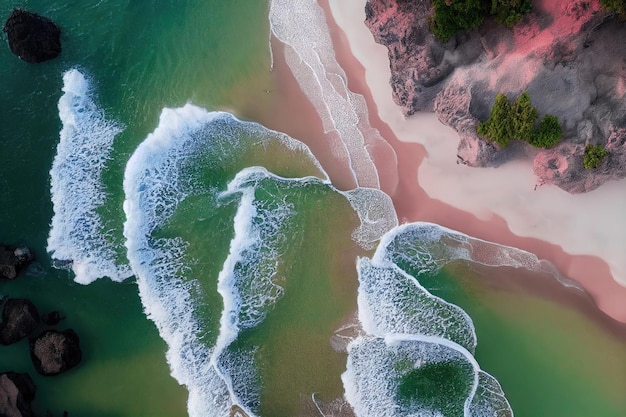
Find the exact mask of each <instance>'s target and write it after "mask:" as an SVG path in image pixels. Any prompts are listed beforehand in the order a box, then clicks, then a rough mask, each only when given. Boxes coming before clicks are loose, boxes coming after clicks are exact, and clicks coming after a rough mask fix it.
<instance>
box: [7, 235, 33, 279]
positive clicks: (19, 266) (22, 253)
mask: <svg viewBox="0 0 626 417" xmlns="http://www.w3.org/2000/svg"><path fill="white" fill-rule="evenodd" d="M32 260H33V256H32V255H31V253H30V251H29V250H28V248H25V247H21V248H16V247H14V246H9V245H3V244H1V243H0V279H14V278H15V277H17V276H18V275H19V274H20V272H22V271H23V270H24V269H25V268H26V267H27V266H28V265H29V264H30V263H31V262H32Z"/></svg>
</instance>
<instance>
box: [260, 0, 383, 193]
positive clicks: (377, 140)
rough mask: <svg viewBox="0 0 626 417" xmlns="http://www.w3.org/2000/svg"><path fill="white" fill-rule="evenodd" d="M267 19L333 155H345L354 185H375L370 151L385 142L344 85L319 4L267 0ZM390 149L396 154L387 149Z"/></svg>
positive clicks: (358, 99) (362, 105)
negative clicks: (322, 126) (268, 13)
mask: <svg viewBox="0 0 626 417" xmlns="http://www.w3.org/2000/svg"><path fill="white" fill-rule="evenodd" d="M269 19H270V27H271V31H272V34H273V35H274V36H275V37H276V38H278V39H279V40H280V41H281V42H282V43H284V44H285V45H286V48H285V55H286V56H285V57H286V60H287V64H288V65H289V68H290V69H291V71H292V73H293V74H294V76H295V78H296V80H297V81H298V84H299V85H300V88H301V90H302V91H303V92H304V93H305V94H306V95H307V97H308V98H309V100H310V101H311V103H312V104H313V106H314V107H315V109H316V111H317V112H318V114H319V115H320V117H321V119H322V122H323V125H324V130H325V132H326V133H327V136H328V138H329V139H330V140H331V144H332V145H331V146H332V150H333V152H334V154H335V156H336V157H337V158H338V159H340V160H345V161H346V163H347V164H348V166H349V167H350V169H351V170H352V173H353V176H354V179H355V181H356V184H357V185H358V186H359V187H368V188H380V181H379V178H378V172H377V170H376V167H375V166H374V162H373V157H372V155H371V151H372V149H373V148H374V146H378V145H385V144H386V143H385V142H384V140H383V139H382V137H381V136H380V133H379V132H378V131H377V130H376V129H374V128H372V127H371V126H370V125H369V121H368V113H367V106H366V104H365V99H364V98H363V96H361V95H358V94H355V93H353V92H351V91H350V90H349V89H348V86H347V81H346V80H347V78H346V74H345V72H344V71H343V69H342V68H341V66H339V64H338V63H337V60H336V59H335V55H334V50H333V46H332V41H331V38H330V35H329V31H328V26H327V24H326V19H325V17H324V12H323V10H322V9H321V7H320V6H319V5H318V4H317V2H315V1H314V0H296V1H293V0H272V1H271V4H270V17H269ZM390 155H393V156H394V157H395V154H394V153H393V152H392V151H391V152H390Z"/></svg>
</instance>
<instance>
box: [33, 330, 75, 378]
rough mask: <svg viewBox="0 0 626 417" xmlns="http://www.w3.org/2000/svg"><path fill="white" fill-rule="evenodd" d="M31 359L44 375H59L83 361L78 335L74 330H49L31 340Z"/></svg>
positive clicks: (38, 370)
mask: <svg viewBox="0 0 626 417" xmlns="http://www.w3.org/2000/svg"><path fill="white" fill-rule="evenodd" d="M30 357H31V359H32V361H33V365H35V369H36V370H37V372H39V373H40V374H42V375H58V374H60V373H62V372H65V371H67V370H68V369H71V368H73V367H75V366H76V365H78V364H79V363H80V361H81V359H82V351H81V350H80V345H79V340H78V335H77V334H76V333H75V332H74V331H73V330H72V329H68V330H64V331H62V332H59V331H56V330H47V331H45V332H43V333H42V334H40V335H39V336H37V337H36V338H33V339H30Z"/></svg>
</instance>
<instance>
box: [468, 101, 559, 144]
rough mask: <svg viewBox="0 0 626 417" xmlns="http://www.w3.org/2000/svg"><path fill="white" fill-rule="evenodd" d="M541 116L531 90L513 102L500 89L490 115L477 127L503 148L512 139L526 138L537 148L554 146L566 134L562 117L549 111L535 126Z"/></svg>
mask: <svg viewBox="0 0 626 417" xmlns="http://www.w3.org/2000/svg"><path fill="white" fill-rule="evenodd" d="M538 116H539V112H538V111H537V109H536V108H535V107H533V106H532V105H531V103H530V95H529V94H528V93H523V94H522V95H520V96H519V97H518V98H517V100H515V103H513V104H511V102H510V101H509V99H508V98H507V97H506V96H505V95H504V94H502V93H498V95H497V96H496V102H495V104H494V105H493V107H492V108H491V114H490V115H489V119H487V120H485V121H484V122H480V123H478V126H477V127H476V131H477V132H478V134H479V135H481V136H482V137H484V138H487V139H489V140H491V141H493V142H496V143H497V144H498V145H500V147H502V148H504V147H506V146H507V145H508V144H509V142H510V141H511V140H513V139H519V140H523V141H525V142H528V143H530V144H531V145H533V146H535V147H537V148H551V147H553V146H554V145H556V144H557V143H558V142H559V140H560V139H561V136H563V130H562V129H561V125H560V124H559V120H558V119H557V118H556V117H555V116H552V115H549V114H548V115H546V116H545V117H544V118H543V119H542V120H541V122H540V123H539V126H538V127H536V122H537V118H538Z"/></svg>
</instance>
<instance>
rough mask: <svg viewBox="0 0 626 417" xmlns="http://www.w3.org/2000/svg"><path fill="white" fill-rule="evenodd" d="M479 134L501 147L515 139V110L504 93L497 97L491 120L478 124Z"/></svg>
mask: <svg viewBox="0 0 626 417" xmlns="http://www.w3.org/2000/svg"><path fill="white" fill-rule="evenodd" d="M476 130H477V132H478V134H480V135H482V136H485V137H487V138H489V139H491V140H492V141H494V142H496V143H497V144H498V145H500V146H501V147H505V146H506V145H508V144H509V142H510V141H511V139H513V138H514V136H515V135H514V133H515V124H514V117H513V109H512V108H511V103H509V99H508V98H506V96H505V95H504V94H502V93H498V94H497V95H496V102H495V104H494V105H493V107H492V108H491V114H490V115H489V119H487V120H485V121H484V122H481V123H479V124H478V126H477V128H476Z"/></svg>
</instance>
